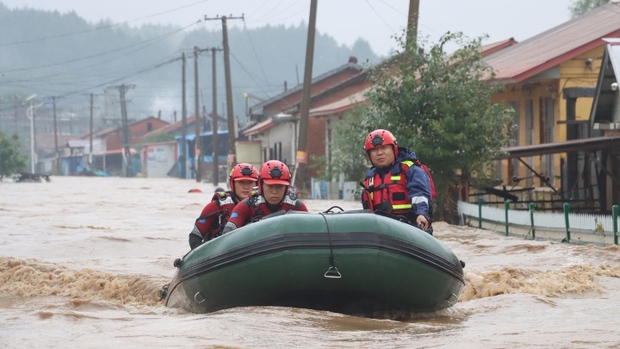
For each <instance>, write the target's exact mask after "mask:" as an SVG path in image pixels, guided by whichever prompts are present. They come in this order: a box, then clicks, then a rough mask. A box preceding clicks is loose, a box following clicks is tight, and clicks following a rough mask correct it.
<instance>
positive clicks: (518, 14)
mask: <svg viewBox="0 0 620 349" xmlns="http://www.w3.org/2000/svg"><path fill="white" fill-rule="evenodd" d="M0 2H2V3H4V4H5V5H6V6H8V7H9V8H16V7H30V8H35V9H42V10H48V11H54V10H57V11H59V12H60V13H66V12H69V11H75V12H76V13H77V15H79V16H80V17H82V18H84V19H86V20H87V21H90V22H96V21H99V20H101V19H109V20H111V21H112V22H114V23H118V22H125V21H127V22H128V24H129V25H132V26H139V25H141V24H145V23H161V24H167V23H172V24H176V25H181V26H187V25H189V24H191V23H195V22H197V21H198V20H200V19H202V18H203V17H204V16H205V15H207V16H210V17H215V16H216V15H220V16H221V15H231V14H232V15H233V16H240V15H241V14H243V15H244V16H245V21H230V25H241V26H243V25H245V26H247V27H248V28H254V27H260V26H265V25H268V24H271V25H286V26H290V25H298V24H299V23H301V22H302V21H305V22H307V21H308V17H309V9H310V0H202V1H201V0H177V1H170V0H105V1H101V0H100V1H97V0H0ZM571 3H572V1H571V0H543V1H541V0H468V1H462V0H420V19H419V24H418V25H419V36H420V37H428V38H429V40H430V41H431V42H436V41H437V40H438V39H439V37H440V36H441V35H442V34H444V33H445V32H447V31H451V32H458V31H462V32H463V33H465V35H467V36H469V37H477V36H480V35H483V34H488V35H489V36H490V38H489V39H488V40H487V41H485V42H484V43H490V42H494V41H499V40H504V39H508V38H510V37H513V38H515V39H516V40H517V41H523V40H525V39H527V38H529V37H531V36H534V35H536V34H538V33H540V32H542V31H544V30H547V29H549V28H552V27H554V26H556V25H558V24H561V23H563V22H565V21H568V20H569V11H568V7H569V5H570V4H571ZM408 7H409V1H406V0H327V1H325V0H319V1H318V10H317V29H318V31H319V32H320V33H321V34H329V35H330V36H332V37H333V38H335V39H336V41H337V42H338V43H339V44H343V45H347V46H349V47H350V46H351V45H352V44H353V43H354V42H355V41H356V40H357V39H358V38H360V37H361V38H363V39H365V40H367V41H368V42H369V43H370V45H371V47H372V49H373V50H374V51H375V52H376V53H377V54H380V55H388V54H389V52H390V51H391V50H392V49H394V48H396V47H397V45H396V43H395V41H394V39H393V38H392V36H393V35H395V34H400V33H401V32H402V30H403V28H405V26H406V25H407V13H408ZM215 22H216V21H206V22H203V23H201V24H199V25H200V26H205V27H207V28H209V29H210V27H211V26H213V28H217V26H218V25H219V23H215Z"/></svg>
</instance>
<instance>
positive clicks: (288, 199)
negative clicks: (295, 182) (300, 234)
mask: <svg viewBox="0 0 620 349" xmlns="http://www.w3.org/2000/svg"><path fill="white" fill-rule="evenodd" d="M258 178H259V179H258V190H257V192H256V193H255V194H253V195H252V196H250V197H248V198H246V199H244V200H243V201H241V202H240V203H239V204H238V205H237V206H235V209H234V210H233V212H232V213H231V215H230V219H229V220H228V223H226V226H225V227H224V231H223V232H222V233H223V234H225V233H228V232H230V231H232V230H235V229H237V228H240V227H242V226H244V225H246V224H248V223H251V222H255V221H257V220H260V219H261V218H262V217H264V216H266V215H269V214H272V213H275V212H278V211H289V210H294V211H308V208H307V207H306V205H305V204H304V203H303V202H301V201H300V200H298V199H297V191H296V190H295V188H294V187H292V186H291V172H290V171H289V169H288V166H286V164H284V163H283V162H282V161H278V160H269V161H267V162H265V163H264V164H263V165H262V166H261V168H260V172H259V177H258Z"/></svg>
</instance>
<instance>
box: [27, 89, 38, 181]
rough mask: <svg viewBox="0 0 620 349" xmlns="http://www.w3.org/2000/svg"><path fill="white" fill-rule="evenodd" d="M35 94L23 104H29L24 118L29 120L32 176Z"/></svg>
mask: <svg viewBox="0 0 620 349" xmlns="http://www.w3.org/2000/svg"><path fill="white" fill-rule="evenodd" d="M36 96H37V94H36V93H35V94H33V95H31V96H30V97H28V98H26V100H25V102H28V101H29V102H30V107H29V108H28V109H27V110H26V116H28V119H30V172H32V173H33V174H34V164H35V161H36V159H35V158H36V156H37V154H36V153H35V151H34V98H35V97H36Z"/></svg>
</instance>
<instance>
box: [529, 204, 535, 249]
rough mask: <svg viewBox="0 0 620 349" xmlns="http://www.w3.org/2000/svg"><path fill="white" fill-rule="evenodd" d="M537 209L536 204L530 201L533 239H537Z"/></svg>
mask: <svg viewBox="0 0 620 349" xmlns="http://www.w3.org/2000/svg"><path fill="white" fill-rule="evenodd" d="M535 209H536V204H534V203H533V202H530V226H531V228H532V240H535V239H536V228H534V210H535Z"/></svg>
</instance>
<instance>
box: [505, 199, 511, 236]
mask: <svg viewBox="0 0 620 349" xmlns="http://www.w3.org/2000/svg"><path fill="white" fill-rule="evenodd" d="M504 207H505V209H504V211H506V236H508V227H509V225H508V211H509V210H510V201H508V200H506V201H504Z"/></svg>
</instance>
